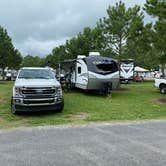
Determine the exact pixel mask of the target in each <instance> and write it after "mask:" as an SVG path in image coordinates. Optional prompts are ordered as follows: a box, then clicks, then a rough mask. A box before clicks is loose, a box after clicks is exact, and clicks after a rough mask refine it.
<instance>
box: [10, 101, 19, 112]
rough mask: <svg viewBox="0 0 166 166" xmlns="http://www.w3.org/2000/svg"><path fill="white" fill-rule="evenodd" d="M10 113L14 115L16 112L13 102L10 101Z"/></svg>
mask: <svg viewBox="0 0 166 166" xmlns="http://www.w3.org/2000/svg"><path fill="white" fill-rule="evenodd" d="M11 113H12V114H14V115H16V114H18V112H17V111H16V108H15V105H14V104H13V100H12V99H11Z"/></svg>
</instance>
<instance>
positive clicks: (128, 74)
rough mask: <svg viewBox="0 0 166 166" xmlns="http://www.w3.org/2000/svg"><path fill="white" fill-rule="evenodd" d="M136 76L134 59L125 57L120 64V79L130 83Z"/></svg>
mask: <svg viewBox="0 0 166 166" xmlns="http://www.w3.org/2000/svg"><path fill="white" fill-rule="evenodd" d="M133 78H134V60H133V59H123V60H121V64H120V81H121V82H125V83H128V82H129V81H133Z"/></svg>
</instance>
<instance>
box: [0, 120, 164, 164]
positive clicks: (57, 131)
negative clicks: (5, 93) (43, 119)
mask: <svg viewBox="0 0 166 166" xmlns="http://www.w3.org/2000/svg"><path fill="white" fill-rule="evenodd" d="M92 165H96V166H165V165H166V121H164V120H163V121H148V122H132V123H114V124H89V125H82V126H58V127H57V126H46V127H34V128H20V129H17V130H13V131H0V166H92Z"/></svg>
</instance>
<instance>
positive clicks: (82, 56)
mask: <svg viewBox="0 0 166 166" xmlns="http://www.w3.org/2000/svg"><path fill="white" fill-rule="evenodd" d="M85 57H86V56H85V55H78V56H77V58H78V59H83V58H85Z"/></svg>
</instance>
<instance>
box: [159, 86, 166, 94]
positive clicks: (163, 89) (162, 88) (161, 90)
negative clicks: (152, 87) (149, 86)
mask: <svg viewBox="0 0 166 166" xmlns="http://www.w3.org/2000/svg"><path fill="white" fill-rule="evenodd" d="M160 93H161V94H166V85H161V86H160Z"/></svg>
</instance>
